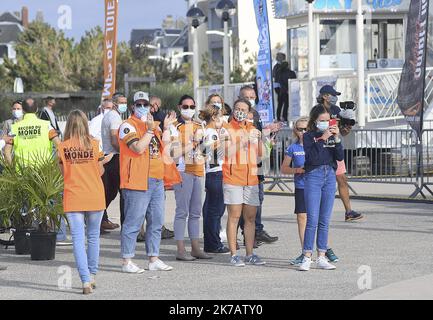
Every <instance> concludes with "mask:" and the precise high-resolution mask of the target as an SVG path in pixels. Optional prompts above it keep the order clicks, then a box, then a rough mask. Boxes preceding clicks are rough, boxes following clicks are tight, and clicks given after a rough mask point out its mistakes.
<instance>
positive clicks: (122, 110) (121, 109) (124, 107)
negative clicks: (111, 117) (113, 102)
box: [117, 103, 128, 113]
mask: <svg viewBox="0 0 433 320" xmlns="http://www.w3.org/2000/svg"><path fill="white" fill-rule="evenodd" d="M117 110H118V111H119V112H120V113H125V112H126V111H128V105H127V104H126V103H125V104H119V105H118V106H117Z"/></svg>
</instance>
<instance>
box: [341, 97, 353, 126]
mask: <svg viewBox="0 0 433 320" xmlns="http://www.w3.org/2000/svg"><path fill="white" fill-rule="evenodd" d="M340 108H341V109H342V110H341V112H340V114H339V116H338V118H339V119H340V125H341V126H342V127H353V126H354V125H355V124H356V121H355V112H354V111H355V110H356V103H355V102H353V101H344V102H340Z"/></svg>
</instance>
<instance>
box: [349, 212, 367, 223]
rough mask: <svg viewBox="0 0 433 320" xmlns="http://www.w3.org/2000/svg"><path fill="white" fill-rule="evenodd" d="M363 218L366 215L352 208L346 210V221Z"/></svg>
mask: <svg viewBox="0 0 433 320" xmlns="http://www.w3.org/2000/svg"><path fill="white" fill-rule="evenodd" d="M363 218H364V216H363V215H362V214H360V213H358V212H356V211H353V210H352V211H349V212H346V216H345V221H346V222H350V221H357V220H361V219H363Z"/></svg>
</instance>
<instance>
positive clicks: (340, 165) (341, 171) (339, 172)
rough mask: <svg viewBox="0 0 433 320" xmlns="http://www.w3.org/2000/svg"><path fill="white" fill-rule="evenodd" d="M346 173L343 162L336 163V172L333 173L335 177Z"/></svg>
mask: <svg viewBox="0 0 433 320" xmlns="http://www.w3.org/2000/svg"><path fill="white" fill-rule="evenodd" d="M346 172H347V171H346V164H345V163H344V160H343V161H337V171H336V172H335V175H336V176H340V175H342V174H345V173H346Z"/></svg>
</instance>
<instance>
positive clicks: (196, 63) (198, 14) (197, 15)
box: [186, 5, 206, 101]
mask: <svg viewBox="0 0 433 320" xmlns="http://www.w3.org/2000/svg"><path fill="white" fill-rule="evenodd" d="M186 17H187V18H188V21H189V23H190V25H191V27H192V37H193V44H192V48H193V50H192V51H193V60H192V72H193V88H194V99H195V100H196V101H198V87H199V85H200V60H199V56H198V34H197V28H198V27H199V26H200V25H201V24H202V23H203V22H204V21H205V20H206V16H205V15H204V13H203V11H202V10H201V9H200V8H199V7H197V5H194V6H192V7H191V8H190V9H189V10H188V12H187V13H186Z"/></svg>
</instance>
